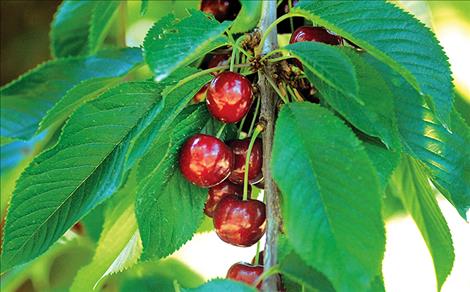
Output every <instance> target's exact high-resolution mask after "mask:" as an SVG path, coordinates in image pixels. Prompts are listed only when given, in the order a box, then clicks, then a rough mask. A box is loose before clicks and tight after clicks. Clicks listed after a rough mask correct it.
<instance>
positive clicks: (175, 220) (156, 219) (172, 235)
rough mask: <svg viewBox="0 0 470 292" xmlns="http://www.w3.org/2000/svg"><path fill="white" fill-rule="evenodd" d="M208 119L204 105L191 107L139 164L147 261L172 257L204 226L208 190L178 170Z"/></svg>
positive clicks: (139, 204) (140, 208)
mask: <svg viewBox="0 0 470 292" xmlns="http://www.w3.org/2000/svg"><path fill="white" fill-rule="evenodd" d="M208 118H209V113H208V112H207V109H206V108H205V105H195V106H192V107H189V108H188V109H186V110H185V111H183V112H182V113H181V114H180V115H179V116H178V117H177V118H176V119H175V121H174V124H173V126H172V127H171V129H170V128H169V129H168V130H167V132H164V133H162V134H161V135H160V136H159V137H158V138H157V140H156V142H155V143H154V145H153V146H152V148H151V149H150V151H149V152H148V154H147V155H145V156H144V157H143V158H142V160H141V162H140V165H139V172H138V176H139V181H140V182H139V188H138V191H137V203H136V214H137V221H138V223H139V230H140V233H141V237H142V243H143V246H144V251H143V254H142V259H144V260H145V259H151V258H154V257H157V258H162V257H165V256H167V255H169V254H171V253H173V252H174V251H176V250H177V249H178V248H179V247H181V246H182V245H183V244H184V243H185V242H186V241H188V240H189V239H191V237H192V236H193V234H194V233H195V232H196V230H197V229H198V227H199V225H200V223H201V220H202V218H203V212H202V210H203V208H204V202H205V200H206V198H207V190H205V189H201V188H198V187H196V186H194V185H192V184H191V183H189V182H188V181H187V180H186V179H184V177H183V176H182V175H181V173H180V171H179V167H178V152H179V149H180V147H181V145H182V144H183V143H184V141H185V140H186V139H187V138H188V137H189V136H191V135H193V134H195V133H197V132H199V131H200V130H201V129H202V128H203V127H204V125H205V124H206V123H207V120H208ZM162 144H163V145H164V146H165V147H162Z"/></svg>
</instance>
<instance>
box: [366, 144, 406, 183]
mask: <svg viewBox="0 0 470 292" xmlns="http://www.w3.org/2000/svg"><path fill="white" fill-rule="evenodd" d="M364 148H365V150H366V152H367V155H368V156H369V159H370V161H371V162H372V164H373V165H374V167H375V169H376V170H377V174H378V175H379V179H380V185H381V186H382V190H383V189H385V188H386V186H387V184H388V181H389V179H390V176H391V175H392V173H393V171H394V170H395V168H396V167H397V165H398V163H399V162H400V156H401V153H400V152H399V151H391V150H389V149H387V148H385V146H383V145H381V144H380V143H375V142H373V141H365V142H364Z"/></svg>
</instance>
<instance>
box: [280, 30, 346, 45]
mask: <svg viewBox="0 0 470 292" xmlns="http://www.w3.org/2000/svg"><path fill="white" fill-rule="evenodd" d="M298 42H321V43H325V44H329V45H339V44H341V42H342V38H341V37H340V36H337V35H334V34H331V33H329V32H328V31H327V30H326V29H324V28H323V27H318V26H316V27H314V26H302V27H299V28H298V29H296V30H295V31H294V33H292V36H291V38H290V41H289V43H291V44H293V43H298Z"/></svg>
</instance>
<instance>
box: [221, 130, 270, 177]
mask: <svg viewBox="0 0 470 292" xmlns="http://www.w3.org/2000/svg"><path fill="white" fill-rule="evenodd" d="M228 145H229V146H230V148H232V151H233V155H234V157H235V162H234V165H233V168H232V173H231V174H230V176H229V177H228V179H229V180H230V181H232V182H234V183H237V184H242V183H243V180H244V176H245V162H246V153H247V151H248V146H249V145H250V138H246V139H243V140H232V141H230V142H229V143H228ZM262 167H263V146H262V143H261V140H260V139H256V141H255V143H254V144H253V148H252V149H251V155H250V162H249V168H248V181H249V183H250V184H254V183H257V182H259V181H261V180H262V179H263V172H262Z"/></svg>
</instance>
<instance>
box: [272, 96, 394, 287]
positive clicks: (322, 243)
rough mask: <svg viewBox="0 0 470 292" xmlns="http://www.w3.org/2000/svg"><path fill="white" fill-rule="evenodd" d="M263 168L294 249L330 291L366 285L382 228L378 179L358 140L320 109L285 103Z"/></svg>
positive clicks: (377, 265)
mask: <svg viewBox="0 0 470 292" xmlns="http://www.w3.org/2000/svg"><path fill="white" fill-rule="evenodd" d="M312 125H314V126H313V127H312ZM271 168H272V172H273V177H274V180H275V182H276V183H277V185H278V187H279V189H280V190H281V193H282V213H283V222H284V228H285V232H286V236H287V238H288V240H289V243H290V244H291V245H292V247H293V248H294V250H295V252H296V253H297V254H298V255H299V256H300V257H301V258H302V260H303V261H304V262H305V263H306V264H308V265H309V266H311V267H313V268H315V269H317V270H318V271H320V272H321V273H323V274H324V275H326V276H327V277H328V279H329V280H330V281H331V283H332V284H333V286H334V287H335V289H337V290H354V291H364V290H365V289H367V288H368V287H369V286H370V284H371V282H372V280H373V279H374V277H375V276H376V275H377V274H378V273H379V271H380V269H381V262H382V258H383V254H384V249H385V231H384V225H383V221H382V217H381V192H380V186H379V180H378V178H377V174H376V171H375V169H374V167H373V165H372V163H371V162H370V160H369V158H368V156H367V153H366V152H365V150H364V147H363V146H362V144H361V142H360V140H359V139H357V138H356V137H355V136H354V134H353V132H352V131H351V130H350V129H349V128H348V127H347V126H346V125H344V123H342V122H341V120H340V119H338V118H337V117H335V116H334V115H333V114H332V113H331V112H329V111H328V110H326V109H325V108H322V107H320V106H318V105H313V104H310V103H306V102H304V103H290V104H287V105H284V106H283V107H282V109H281V112H280V114H279V118H278V120H277V122H276V130H275V133H274V145H273V154H272V165H271ZM299 177H302V180H299V179H298V178H299ZM338 267H342V268H341V269H338Z"/></svg>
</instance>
